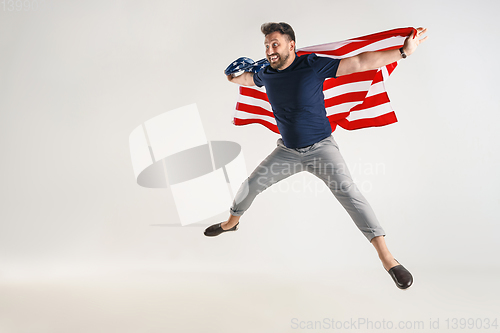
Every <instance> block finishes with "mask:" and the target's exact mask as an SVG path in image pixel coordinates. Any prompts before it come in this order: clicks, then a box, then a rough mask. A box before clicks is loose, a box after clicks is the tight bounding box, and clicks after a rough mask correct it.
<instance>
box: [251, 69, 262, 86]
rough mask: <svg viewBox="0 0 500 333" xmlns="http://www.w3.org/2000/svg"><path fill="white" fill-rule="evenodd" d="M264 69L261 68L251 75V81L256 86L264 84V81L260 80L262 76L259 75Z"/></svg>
mask: <svg viewBox="0 0 500 333" xmlns="http://www.w3.org/2000/svg"><path fill="white" fill-rule="evenodd" d="M263 71H264V70H261V71H259V72H257V73H255V74H254V75H253V83H255V85H256V86H257V87H262V86H263V85H264V82H262V78H261V77H260V73H262V72H263Z"/></svg>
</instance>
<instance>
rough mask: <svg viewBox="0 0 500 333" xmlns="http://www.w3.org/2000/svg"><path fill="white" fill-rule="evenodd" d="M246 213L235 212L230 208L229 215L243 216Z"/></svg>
mask: <svg viewBox="0 0 500 333" xmlns="http://www.w3.org/2000/svg"><path fill="white" fill-rule="evenodd" d="M244 212H245V211H244V210H242V211H234V210H233V209H232V208H229V214H231V215H233V216H241V215H243V213H244Z"/></svg>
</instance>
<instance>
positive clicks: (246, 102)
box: [233, 28, 416, 133]
mask: <svg viewBox="0 0 500 333" xmlns="http://www.w3.org/2000/svg"><path fill="white" fill-rule="evenodd" d="M412 31H415V33H416V30H415V29H414V28H401V29H393V30H388V31H383V32H379V33H376V34H372V35H368V36H363V37H358V38H353V39H349V40H345V41H341V42H334V43H328V44H321V45H315V46H309V47H305V48H302V49H299V50H297V55H299V56H301V55H303V54H309V53H316V55H318V56H319V57H331V58H337V59H342V58H348V57H352V56H355V55H357V54H360V53H362V52H367V51H383V50H390V49H398V48H400V47H401V46H403V44H404V41H405V39H406V37H408V36H409V35H410V34H411V32H412ZM396 66H397V62H394V63H392V64H389V65H387V66H384V67H382V68H379V69H378V70H371V71H366V72H361V73H354V74H350V75H343V76H340V77H338V78H336V79H334V78H330V79H326V80H325V82H324V84H323V93H324V95H325V108H326V114H327V117H328V119H329V121H330V124H331V126H332V130H333V131H334V130H335V128H336V127H337V125H340V126H341V127H342V128H344V129H347V130H355V129H360V128H366V127H376V126H384V125H389V124H392V123H395V122H396V121H397V118H396V114H395V113H394V111H393V109H392V106H391V104H390V101H389V96H388V95H387V92H386V90H385V85H384V80H385V79H387V78H388V77H389V75H390V74H391V73H392V72H393V71H394V69H395V68H396ZM233 123H234V124H235V125H247V124H255V123H257V124H261V125H264V126H266V127H267V128H269V129H270V130H271V131H273V132H276V133H279V130H278V127H277V125H276V120H275V119H274V116H273V111H272V108H271V105H270V104H269V100H268V98H267V95H266V90H265V87H262V88H259V87H256V86H254V87H244V86H240V87H239V95H238V101H237V103H236V108H235V113H234V116H233Z"/></svg>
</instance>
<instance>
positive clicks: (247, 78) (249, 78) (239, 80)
mask: <svg viewBox="0 0 500 333" xmlns="http://www.w3.org/2000/svg"><path fill="white" fill-rule="evenodd" d="M253 74H254V73H251V72H244V73H243V74H241V75H239V76H237V77H233V76H232V75H227V79H228V81H230V82H233V83H236V84H239V85H242V86H255V82H254V81H253Z"/></svg>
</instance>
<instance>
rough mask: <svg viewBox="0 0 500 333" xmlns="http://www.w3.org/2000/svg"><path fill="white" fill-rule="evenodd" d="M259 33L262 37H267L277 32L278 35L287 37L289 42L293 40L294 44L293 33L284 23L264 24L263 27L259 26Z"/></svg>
mask: <svg viewBox="0 0 500 333" xmlns="http://www.w3.org/2000/svg"><path fill="white" fill-rule="evenodd" d="M260 31H262V33H263V34H264V36H267V35H269V34H270V33H273V32H275V31H279V33H281V34H282V35H285V36H287V37H288V40H289V41H291V40H293V41H294V42H295V32H294V31H293V29H292V27H291V26H290V24H288V23H285V22H280V23H276V22H268V23H264V24H263V25H261V26H260Z"/></svg>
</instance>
